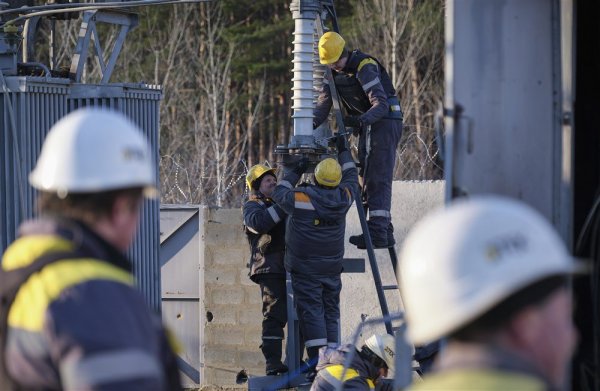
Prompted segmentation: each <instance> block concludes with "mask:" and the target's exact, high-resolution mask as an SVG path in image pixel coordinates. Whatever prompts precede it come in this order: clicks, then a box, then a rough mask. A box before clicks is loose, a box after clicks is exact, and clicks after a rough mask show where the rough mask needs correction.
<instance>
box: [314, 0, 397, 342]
mask: <svg viewBox="0 0 600 391" xmlns="http://www.w3.org/2000/svg"><path fill="white" fill-rule="evenodd" d="M324 8H325V10H326V11H327V13H328V14H329V15H330V16H331V18H332V21H333V27H334V29H337V23H336V22H335V20H336V17H335V10H334V9H333V4H331V6H325V7H324ZM317 20H318V23H317V32H318V34H319V36H321V35H323V30H324V27H323V21H322V20H321V18H320V17H319V18H317ZM325 77H326V78H327V80H328V82H329V90H330V92H331V99H332V102H333V113H334V116H335V120H336V124H337V134H338V137H344V139H345V142H346V144H347V143H348V139H347V137H346V135H347V132H346V128H345V126H344V120H343V115H342V111H341V106H340V100H339V95H338V93H337V90H336V88H335V83H334V80H333V74H332V72H331V69H329V67H327V68H326V70H325ZM365 131H367V130H366V129H365ZM368 149H369V148H368V147H367V158H366V159H365V160H366V163H365V167H363V173H365V174H366V172H367V164H368V153H369V152H368ZM354 199H355V201H356V210H357V212H358V218H359V220H360V225H361V229H362V232H363V235H364V238H365V245H366V250H367V256H368V258H369V265H370V267H371V272H372V274H373V282H374V283H375V289H376V291H377V298H378V301H379V306H380V307H381V313H382V315H383V317H384V323H385V329H386V331H387V333H388V334H392V335H393V334H394V331H395V330H394V327H392V321H391V320H390V317H389V315H390V311H389V307H388V304H387V299H386V297H385V291H387V290H396V291H398V285H397V284H392V285H383V283H382V281H381V275H380V273H379V267H378V265H377V258H376V257H375V251H374V249H373V242H372V240H371V235H370V233H369V228H368V226H367V217H366V213H367V210H366V207H365V205H364V204H363V202H362V201H363V197H362V194H361V195H360V196H359V194H355V195H354ZM388 252H389V256H390V261H391V263H392V268H393V270H394V275H397V273H396V266H397V263H398V257H397V255H396V249H395V247H394V246H390V247H388Z"/></svg>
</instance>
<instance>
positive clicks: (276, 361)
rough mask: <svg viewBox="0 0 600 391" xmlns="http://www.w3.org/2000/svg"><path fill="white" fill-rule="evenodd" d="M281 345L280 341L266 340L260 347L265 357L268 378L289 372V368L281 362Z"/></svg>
mask: <svg viewBox="0 0 600 391" xmlns="http://www.w3.org/2000/svg"><path fill="white" fill-rule="evenodd" d="M281 343H282V341H281V340H280V339H265V340H263V343H262V345H260V349H261V350H262V352H263V355H264V356H265V362H266V373H267V376H275V375H280V374H282V373H286V372H287V371H288V367H287V366H286V365H285V364H284V363H282V362H281Z"/></svg>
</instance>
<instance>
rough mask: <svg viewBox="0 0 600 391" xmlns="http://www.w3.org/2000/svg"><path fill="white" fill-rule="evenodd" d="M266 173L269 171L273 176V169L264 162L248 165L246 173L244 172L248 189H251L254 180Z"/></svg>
mask: <svg viewBox="0 0 600 391" xmlns="http://www.w3.org/2000/svg"><path fill="white" fill-rule="evenodd" d="M267 173H271V174H273V176H275V169H274V168H270V167H267V166H265V165H264V164H255V165H254V166H252V167H250V169H249V170H248V174H246V185H248V189H252V184H253V183H254V181H255V180H257V179H258V178H260V177H261V176H263V175H265V174H267Z"/></svg>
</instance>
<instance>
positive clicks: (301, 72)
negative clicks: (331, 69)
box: [290, 0, 321, 147]
mask: <svg viewBox="0 0 600 391" xmlns="http://www.w3.org/2000/svg"><path fill="white" fill-rule="evenodd" d="M290 10H291V11H292V17H293V19H294V24H295V29H294V41H293V44H294V50H293V53H294V59H293V60H292V63H293V64H294V69H293V71H294V77H293V79H292V82H293V87H292V91H293V92H294V93H293V96H292V101H293V105H292V109H293V110H294V113H293V115H292V118H293V120H294V136H293V137H292V139H291V143H290V147H300V146H307V147H309V146H314V144H315V141H314V136H313V128H312V123H313V65H314V63H313V61H314V31H315V20H316V18H317V15H318V13H319V12H320V11H321V2H320V1H318V0H294V1H292V3H291V4H290Z"/></svg>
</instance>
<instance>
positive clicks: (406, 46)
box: [351, 0, 444, 179]
mask: <svg viewBox="0 0 600 391" xmlns="http://www.w3.org/2000/svg"><path fill="white" fill-rule="evenodd" d="M355 5H356V11H357V12H356V13H355V19H356V23H357V24H358V25H360V26H361V28H360V29H358V30H356V31H355V33H354V34H351V38H352V39H353V41H354V43H356V44H357V46H358V47H364V48H369V50H368V53H369V54H371V55H373V56H375V57H377V58H378V59H380V61H382V63H383V65H384V66H385V67H386V69H387V71H388V73H389V75H390V77H391V78H392V82H393V83H394V86H395V88H396V90H397V91H398V92H399V95H400V99H401V103H402V110H403V112H404V132H403V140H402V143H401V145H400V147H399V149H398V154H397V156H398V164H397V166H396V170H395V177H396V178H401V179H433V178H439V177H440V176H441V174H442V169H441V167H440V164H439V162H438V152H439V151H438V150H437V148H438V147H437V145H436V143H435V132H434V113H435V110H436V108H437V105H438V103H439V102H441V101H442V98H443V88H442V86H443V72H442V69H443V51H444V46H443V43H444V35H443V11H444V3H443V1H441V0H357V1H356V4H355Z"/></svg>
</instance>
